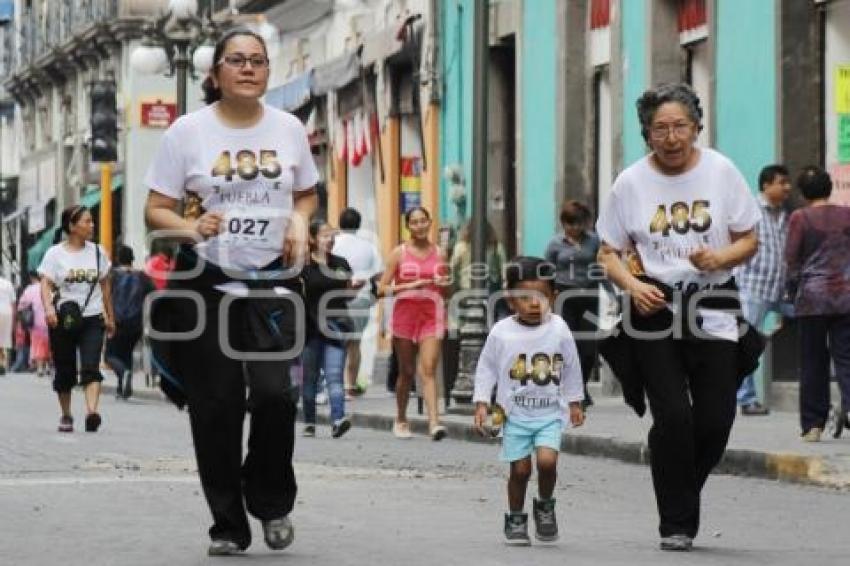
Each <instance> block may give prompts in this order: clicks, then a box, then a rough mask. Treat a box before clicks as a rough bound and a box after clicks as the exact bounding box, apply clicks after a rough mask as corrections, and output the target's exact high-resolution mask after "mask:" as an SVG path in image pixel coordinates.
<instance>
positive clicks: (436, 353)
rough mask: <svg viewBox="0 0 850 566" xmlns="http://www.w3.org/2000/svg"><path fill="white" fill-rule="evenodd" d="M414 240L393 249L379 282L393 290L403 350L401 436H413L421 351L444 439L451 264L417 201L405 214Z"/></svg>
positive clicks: (397, 340) (431, 410) (429, 400)
mask: <svg viewBox="0 0 850 566" xmlns="http://www.w3.org/2000/svg"><path fill="white" fill-rule="evenodd" d="M404 223H405V225H406V226H407V228H408V230H410V240H408V241H407V242H405V243H403V244H401V245H400V246H398V247H396V248H395V249H394V250H393V251H392V253H390V257H389V260H388V261H387V269H386V271H384V274H383V275H382V276H381V282H380V285H379V289H380V294H381V296H384V297H386V296H390V295H391V296H393V297H394V299H395V302H394V303H393V313H392V321H391V323H390V326H391V328H392V334H393V349H394V350H395V353H396V355H397V356H398V378H397V380H396V385H395V395H396V409H397V411H398V412H397V415H396V421H395V423H394V424H393V434H394V435H395V437H396V438H402V439H407V438H411V434H410V425H409V424H408V422H407V402H408V400H409V399H410V387H411V385H412V384H413V377H414V375H415V374H416V371H417V367H416V365H417V364H416V362H417V353H418V358H419V360H418V361H419V367H418V370H419V377H420V378H421V380H422V394H423V396H424V397H425V405H426V406H427V409H428V432H429V435H430V436H431V438H432V439H433V440H442V439H443V438H445V436H446V428H445V427H444V426H443V425H441V424H440V410H439V406H438V399H437V364H438V363H439V359H440V342H441V341H442V339H443V334H444V333H445V328H446V321H445V319H446V309H445V305H444V301H443V293H444V292H445V291H446V289H447V288H448V286H449V284H450V278H449V277H448V267H447V265H446V261H445V258H444V257H443V255H442V253H441V252H440V249H439V248H438V247H437V246H436V245H435V244H434V243H432V242H431V240H430V239H429V237H428V233H429V231H430V230H431V214H430V213H429V212H428V211H427V210H425V209H424V208H422V207H421V206H417V207H415V208H412V209H410V210H408V211H407V212H406V213H405V215H404Z"/></svg>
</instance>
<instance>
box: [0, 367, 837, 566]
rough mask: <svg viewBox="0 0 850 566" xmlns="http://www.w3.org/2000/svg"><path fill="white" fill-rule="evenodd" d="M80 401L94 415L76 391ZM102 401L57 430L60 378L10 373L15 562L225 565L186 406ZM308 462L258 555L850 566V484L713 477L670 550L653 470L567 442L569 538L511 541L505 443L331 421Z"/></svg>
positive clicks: (3, 415) (2, 439) (5, 545)
mask: <svg viewBox="0 0 850 566" xmlns="http://www.w3.org/2000/svg"><path fill="white" fill-rule="evenodd" d="M74 407H75V411H76V414H77V415H81V413H82V398H81V396H79V395H76V394H75V399H74ZM102 414H103V416H104V426H103V428H102V429H101V432H99V433H97V434H86V433H83V432H80V431H79V429H80V425H81V422H78V423H77V429H78V430H77V432H75V433H74V434H72V435H59V434H58V433H56V432H55V428H56V424H57V418H58V409H57V406H56V402H55V398H54V396H53V394H52V392H51V391H50V388H49V384H48V383H47V381H45V380H36V379H35V378H33V377H31V376H24V375H13V376H7V377H4V378H0V428H2V435H0V508H2V510H3V512H2V514H1V515H0V557H2V558H0V563H2V564H10V565H30V564H32V565H36V564H37V565H41V564H63V565H69V566H74V565H88V566H96V565H116V564H121V565H137V564H138V565H146V566H147V565H158V564H163V565H165V564H169V565H172V564H174V565H184V564H207V563H221V562H227V560H226V559H208V558H207V557H206V556H205V555H204V553H205V550H206V543H207V540H206V528H207V526H208V525H207V522H208V517H207V511H206V508H205V504H204V502H203V498H202V496H201V494H200V486H199V483H198V480H197V477H196V475H195V473H194V460H193V457H192V448H191V441H190V438H189V427H188V423H187V422H186V421H187V418H186V415H185V414H182V413H179V412H177V411H176V410H175V409H174V408H173V407H171V406H169V405H166V404H164V403H161V402H156V401H144V400H134V401H131V402H129V403H123V402H121V403H118V402H116V401H115V400H113V399H112V398H111V397H105V398H104V400H103V406H102ZM77 420H78V421H81V420H82V418H81V417H78V419H77ZM296 461H297V471H298V479H299V484H300V493H299V497H298V504H297V506H296V510H295V512H294V514H293V520H294V522H295V525H296V530H297V537H296V542H295V544H294V545H293V546H292V547H291V548H290V549H289V550H288V551H286V552H284V553H282V554H273V553H271V552H270V551H268V550H267V549H266V548H265V545H264V544H263V542H262V534H261V531H260V528H259V525H258V524H257V523H254V526H255V527H254V534H255V540H254V544H253V545H252V547H251V548H250V549H249V553H248V556H249V558H248V560H250V563H251V564H278V563H286V564H293V565H294V564H311V565H312V564H316V565H319V564H327V565H333V566H338V565H347V564H371V563H375V562H376V561H381V562H383V563H384V564H387V565H391V564H406V565H407V564H409V565H426V564H427V565H431V564H459V565H460V564H463V565H469V564H476V565H479V564H480V565H489V564H511V565H515V564H523V563H529V564H530V563H534V564H540V565H547V564H559V565H562V564H565V563H567V564H591V563H592V564H612V565H614V564H629V565H639V564H683V563H688V564H717V565H720V564H723V565H728V564H789V565H790V564H794V565H797V564H801V563H804V562H810V563H817V564H820V565H825V564H844V563H846V554H847V550H848V546H847V542H846V541H847V536H846V525H847V509H848V502H850V494H848V493H846V492H841V491H835V490H829V489H823V488H815V487H807V486H800V485H794V484H788V483H778V482H770V481H763V480H754V479H745V478H738V477H729V476H719V477H714V478H712V479H711V480H710V482H709V485H708V488H707V490H706V496H707V497H706V502H705V505H704V518H703V525H704V526H703V530H702V534H701V536H700V537H699V538H698V539H697V545H698V549H697V551H696V552H694V553H692V554H690V555H687V556H682V555H669V554H662V553H660V552H659V551H657V550H656V549H655V547H656V542H657V541H656V535H655V521H656V518H655V510H654V500H653V497H652V493H651V488H650V479H649V472H648V468H646V467H645V466H636V465H631V464H624V463H621V462H617V461H613V460H606V459H593V458H582V457H577V456H570V455H562V458H561V462H560V480H559V487H558V492H557V497H558V501H559V503H558V513H559V520H560V524H561V532H562V537H561V541H560V542H559V543H558V544H557V545H555V546H554V547H542V546H536V547H532V548H528V549H509V548H506V547H505V546H504V545H503V544H502V542H501V538H500V529H501V513H502V512H503V510H504V506H505V503H504V496H503V492H504V473H505V470H504V469H503V466H502V465H500V464H499V463H498V462H497V461H496V447H495V446H487V445H483V444H475V443H468V442H461V441H451V440H449V441H446V442H443V443H440V444H435V443H432V442H430V441H427V440H425V439H424V438H423V437H417V438H415V439H414V440H412V441H409V442H400V441H396V440H395V439H393V438H392V437H391V436H390V435H389V434H388V433H385V432H376V431H372V430H365V429H353V430H352V432H351V433H350V434H349V435H348V436H346V437H344V438H343V439H341V440H332V439H330V436H329V431H328V430H327V429H320V431H319V437H318V438H316V439H309V440H304V439H300V438H299V440H298V446H297V451H296ZM239 560H240V561H244V560H246V559H245V558H241V559H239ZM234 561H237V560H234Z"/></svg>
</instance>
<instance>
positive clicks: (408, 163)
mask: <svg viewBox="0 0 850 566" xmlns="http://www.w3.org/2000/svg"><path fill="white" fill-rule="evenodd" d="M400 165H401V194H400V195H399V208H400V209H401V210H400V212H401V221H400V222H399V226H400V227H401V239H402V240H406V239H408V238H410V231H409V230H408V229H407V226H405V224H404V215H405V213H407V212H408V211H410V210H413V209H414V208H416V207H417V206H422V159H421V158H419V157H410V156H408V157H402V158H401V163H400Z"/></svg>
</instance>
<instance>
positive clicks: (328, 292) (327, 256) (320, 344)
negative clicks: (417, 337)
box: [301, 219, 364, 438]
mask: <svg viewBox="0 0 850 566" xmlns="http://www.w3.org/2000/svg"><path fill="white" fill-rule="evenodd" d="M333 245H334V229H333V228H332V227H331V226H330V225H329V224H328V223H327V222H325V220H323V219H317V220H313V221H312V222H311V223H310V258H309V260H308V261H307V264H306V265H305V266H304V271H303V272H302V277H303V278H304V285H305V288H306V293H307V301H306V311H307V332H306V344H305V346H304V352H303V353H302V355H301V363H302V367H303V379H304V390H303V401H304V436H315V435H316V390H317V389H318V386H319V382H320V381H321V378H322V376H324V378H325V385H326V387H327V390H328V400H329V402H330V406H331V436H332V437H333V438H339V437H340V436H342V435H343V434H345V433H346V432H347V431H348V429H349V428H351V421H350V420H349V419H348V417H346V416H345V387H344V386H343V372H344V368H345V354H346V349H345V341H346V337H347V335H348V334H351V333H352V332H355V327H354V323H352V322H351V319H350V317H349V315H348V301H349V296H344V295H337V296H334V295H332V293H335V292H339V291H346V290H349V289H351V290H359V289H361V288H362V287H363V285H364V281H359V280H357V279H353V278H352V272H351V267H350V266H349V265H348V262H347V261H346V260H345V259H343V258H342V257H340V256H338V255H334V254H332V253H330V250H331V249H332V248H333ZM353 294H354V293H352V295H353Z"/></svg>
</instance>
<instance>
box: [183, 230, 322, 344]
mask: <svg viewBox="0 0 850 566" xmlns="http://www.w3.org/2000/svg"><path fill="white" fill-rule="evenodd" d="M199 261H200V258H199V257H198V254H197V252H196V251H195V250H194V248H193V247H192V246H190V245H183V246H181V247H180V251H179V252H178V254H177V257H176V262H175V271H176V272H180V271H194V270H195V269H196V268H197V265H198V262H199ZM289 271H290V270H287V269H286V268H285V267H284V265H283V261H282V260H280V259H278V260H275V261H273V262H272V263H270V264H269V265H266V266H264V267H262V268H260V269H257V270H252V271H250V272H244V273H240V274H238V275H240V277H234V276H233V274H231V273H229V272H228V271H226V270H224V269H222V268H221V267H219V266H217V265H215V264H214V263H212V262H209V261H205V262H204V265H203V269H202V270H201V271H200V273H198V274H197V275H196V276H195V277H194V278H192V279H188V280H185V281H175V283H177V285H175V286H176V287H184V288H185V287H188V288H192V289H195V290H198V291H200V292H202V293H203V292H210V291H212V290H213V288H214V287H216V286H218V285H222V284H225V283H232V282H234V281H238V282H240V283H243V284H244V285H245V286H246V287H248V289H250V290H251V291H265V292H266V293H264V294H263V296H262V297H251V296H248V297H246V298H244V299H237V300H238V301H239V302H243V303H244V310H243V313H244V317H243V322H242V327H243V330H244V332H245V337H246V340H245V342H246V343H248V344H251V349H252V350H253V351H257V352H275V351H283V350H288V349H290V348H292V346H293V345H294V344H295V336H296V327H297V325H298V321H297V320H296V318H297V317H296V314H297V312H298V311H297V307H296V305H295V302H296V301H302V304H303V298H304V294H305V291H304V281H303V279H302V278H301V276H300V273H298V274H294V275H291V276H288V275H290V273H289ZM280 288H283V289H286V290H287V291H289V293H286V292H281V291H280V290H279V289H280ZM302 312H303V309H302ZM301 323H302V326H303V321H301Z"/></svg>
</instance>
